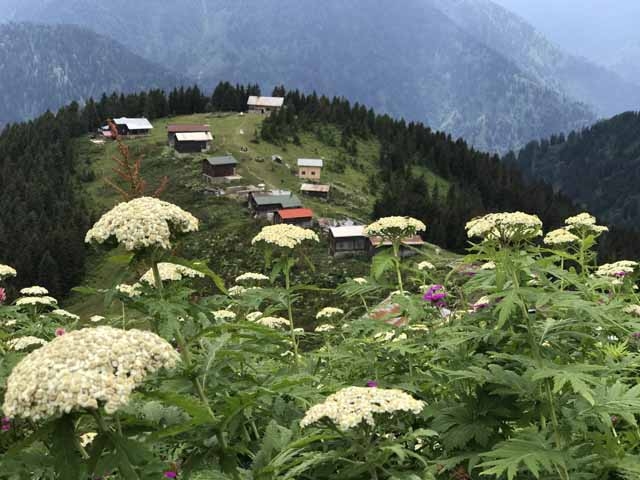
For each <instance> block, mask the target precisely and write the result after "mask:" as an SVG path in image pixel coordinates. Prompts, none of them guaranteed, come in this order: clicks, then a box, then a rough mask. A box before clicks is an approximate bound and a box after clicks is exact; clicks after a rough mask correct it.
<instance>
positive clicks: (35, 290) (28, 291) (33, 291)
mask: <svg viewBox="0 0 640 480" xmlns="http://www.w3.org/2000/svg"><path fill="white" fill-rule="evenodd" d="M20 293H21V294H22V295H31V296H34V297H35V296H39V295H47V294H48V293H49V290H47V289H46V288H44V287H39V286H37V285H35V286H33V287H26V288H23V289H22V290H20Z"/></svg>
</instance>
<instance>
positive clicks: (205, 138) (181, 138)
mask: <svg viewBox="0 0 640 480" xmlns="http://www.w3.org/2000/svg"><path fill="white" fill-rule="evenodd" d="M212 141H213V137H212V136H211V133H210V132H187V133H176V134H175V135H174V142H173V144H174V148H175V149H176V152H180V153H201V152H207V151H208V150H209V149H210V148H211V142H212Z"/></svg>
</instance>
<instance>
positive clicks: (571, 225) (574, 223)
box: [564, 212, 609, 234]
mask: <svg viewBox="0 0 640 480" xmlns="http://www.w3.org/2000/svg"><path fill="white" fill-rule="evenodd" d="M564 223H565V224H566V225H567V228H568V229H569V230H572V231H583V232H584V231H587V232H591V233H596V234H600V233H603V232H608V231H609V229H608V228H607V227H603V226H602V225H596V217H594V216H593V215H591V214H590V213H586V212H583V213H580V214H578V215H575V216H573V217H569V218H567V219H566V220H565V221H564Z"/></svg>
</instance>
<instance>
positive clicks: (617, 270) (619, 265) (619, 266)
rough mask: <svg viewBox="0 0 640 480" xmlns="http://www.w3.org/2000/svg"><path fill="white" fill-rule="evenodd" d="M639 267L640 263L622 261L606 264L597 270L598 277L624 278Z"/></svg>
mask: <svg viewBox="0 0 640 480" xmlns="http://www.w3.org/2000/svg"><path fill="white" fill-rule="evenodd" d="M637 266H638V262H633V261H631V260H620V261H619V262H615V263H605V264H604V265H600V267H598V270H596V275H597V276H599V277H624V276H625V275H628V274H630V273H633V271H634V270H635V269H636V267H637Z"/></svg>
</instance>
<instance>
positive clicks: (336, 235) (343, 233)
mask: <svg viewBox="0 0 640 480" xmlns="http://www.w3.org/2000/svg"><path fill="white" fill-rule="evenodd" d="M370 249H371V243H370V242H369V239H368V238H367V236H366V235H365V234H364V225H351V226H346V227H331V228H330V229H329V253H330V254H331V255H332V256H334V257H343V256H346V255H367V254H368V253H369V251H370Z"/></svg>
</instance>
